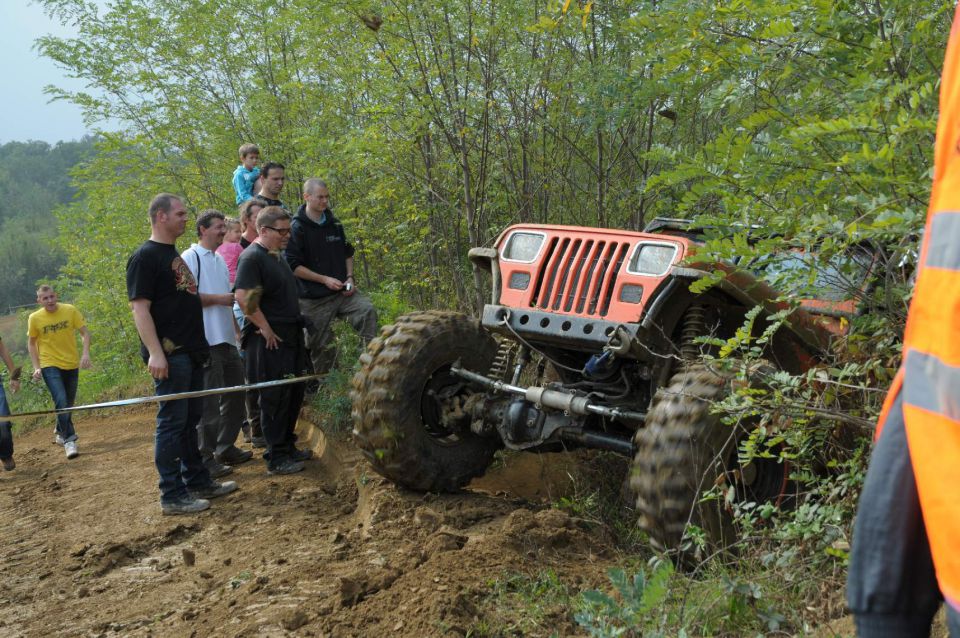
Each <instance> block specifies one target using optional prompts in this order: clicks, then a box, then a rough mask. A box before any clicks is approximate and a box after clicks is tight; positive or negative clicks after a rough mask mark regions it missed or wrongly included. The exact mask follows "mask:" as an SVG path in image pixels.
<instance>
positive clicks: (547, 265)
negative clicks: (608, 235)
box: [530, 237, 630, 317]
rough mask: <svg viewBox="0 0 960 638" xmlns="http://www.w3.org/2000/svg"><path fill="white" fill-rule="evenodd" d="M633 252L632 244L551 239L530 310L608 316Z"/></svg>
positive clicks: (531, 300) (566, 238)
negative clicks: (625, 267)
mask: <svg viewBox="0 0 960 638" xmlns="http://www.w3.org/2000/svg"><path fill="white" fill-rule="evenodd" d="M629 250H630V244H629V243H628V242H616V241H614V242H607V241H594V240H592V239H587V240H582V239H571V238H570V237H552V238H550V243H549V244H548V245H547V249H546V251H544V258H543V262H542V266H541V268H540V270H539V271H538V272H537V279H536V284H535V285H534V287H533V294H532V295H531V297H530V306H531V307H532V308H541V309H543V310H548V311H551V312H563V313H575V314H578V315H580V314H587V315H599V316H601V317H603V316H606V314H607V311H608V310H609V309H610V300H611V298H612V297H613V288H614V284H615V283H616V281H617V274H618V273H619V272H620V268H621V266H623V261H624V259H626V258H627V253H628V252H629Z"/></svg>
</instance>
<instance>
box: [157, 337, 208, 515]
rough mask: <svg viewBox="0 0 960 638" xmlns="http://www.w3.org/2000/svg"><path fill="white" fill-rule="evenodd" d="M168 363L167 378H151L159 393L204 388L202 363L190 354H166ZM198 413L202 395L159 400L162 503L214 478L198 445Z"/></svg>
mask: <svg viewBox="0 0 960 638" xmlns="http://www.w3.org/2000/svg"><path fill="white" fill-rule="evenodd" d="M167 366H168V376H167V378H166V379H163V380H162V381H157V380H156V379H154V385H155V386H156V389H157V395H158V396H159V395H162V394H176V393H178V392H189V391H194V390H202V389H203V365H202V364H201V363H198V362H196V361H195V358H194V357H191V355H189V354H172V355H169V356H168V357H167ZM201 414H203V397H198V398H195V399H178V400H176V401H162V402H160V407H159V408H158V409H157V432H156V436H155V445H154V461H155V462H156V464H157V472H158V473H159V474H160V501H161V502H163V503H172V502H174V501H177V500H179V499H181V498H186V497H187V496H189V494H188V492H187V490H188V489H200V488H203V487H206V486H208V485H210V484H211V483H212V482H213V481H212V480H211V479H210V473H209V472H208V471H207V468H206V466H205V465H204V464H203V461H202V460H201V458H200V450H199V448H198V447H197V423H199V422H200V416H201Z"/></svg>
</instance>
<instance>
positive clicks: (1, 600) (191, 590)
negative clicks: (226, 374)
mask: <svg viewBox="0 0 960 638" xmlns="http://www.w3.org/2000/svg"><path fill="white" fill-rule="evenodd" d="M76 423H77V429H78V432H79V434H80V437H81V440H80V451H81V455H80V456H79V457H78V458H77V459H74V460H72V461H67V459H66V458H65V457H64V454H63V451H62V449H61V448H60V447H57V446H54V445H53V444H52V443H51V438H52V435H51V434H50V431H51V429H52V427H46V426H44V427H42V428H40V429H38V430H35V431H33V432H31V433H29V434H26V435H24V436H23V437H20V438H19V439H18V440H17V441H16V445H17V454H16V460H17V464H18V467H17V469H16V470H15V471H14V472H6V473H3V472H0V610H2V611H0V635H3V636H6V637H7V638H12V637H15V636H41V635H64V636H118V635H123V636H150V635H153V636H190V635H196V636H252V635H268V636H272V635H312V636H321V635H323V636H380V637H383V636H441V635H449V636H455V635H461V636H462V635H466V634H468V633H470V634H473V635H475V634H477V633H484V632H482V631H478V630H477V628H478V627H481V628H482V627H493V626H496V624H495V622H494V621H495V620H496V618H497V614H499V613H500V610H497V609H495V608H492V607H495V605H494V604H493V603H492V602H491V600H492V599H491V598H490V595H489V594H490V590H491V586H492V584H493V583H495V582H496V581H497V580H498V579H500V580H502V579H505V578H509V577H510V576H511V575H516V574H537V573H542V572H543V571H544V570H551V571H552V572H553V573H555V574H556V577H557V578H559V579H560V580H561V581H562V582H563V583H565V584H567V585H569V586H570V587H572V588H576V589H581V588H584V587H592V586H597V585H600V584H603V583H604V582H605V576H604V574H605V573H606V570H607V568H609V567H610V566H612V565H614V564H616V562H617V560H616V559H617V557H616V555H615V554H616V553H615V552H614V551H613V548H612V546H611V545H610V543H608V542H604V541H602V540H598V539H596V538H594V537H593V536H594V535H595V534H596V532H591V531H589V528H587V527H586V526H584V525H583V524H582V523H580V522H578V521H576V520H574V519H572V518H571V517H570V516H568V515H567V514H565V513H564V512H562V511H559V510H557V509H551V508H549V507H548V505H546V504H545V503H544V502H543V501H542V499H541V498H540V497H541V496H544V495H545V494H546V492H550V491H552V493H551V494H549V496H557V495H558V492H562V491H563V490H565V489H568V488H569V485H565V481H567V480H568V479H567V475H568V472H567V471H566V470H565V468H564V467H563V466H562V463H571V462H574V461H570V460H561V461H553V462H548V461H547V460H546V459H543V458H540V457H536V456H532V455H530V456H522V457H515V459H510V460H508V462H507V463H506V464H501V465H500V466H499V467H497V468H495V469H493V470H492V471H491V473H490V474H489V475H488V477H486V478H484V479H482V480H480V481H478V482H476V483H474V485H472V486H471V490H469V491H467V492H464V493H461V494H457V495H449V496H434V495H423V494H415V493H410V492H404V491H401V490H398V489H397V488H395V487H394V486H393V485H391V484H388V483H385V482H384V481H382V480H381V479H380V478H379V477H378V476H376V475H375V474H373V473H372V472H371V471H370V470H369V469H368V468H367V466H366V463H365V462H364V461H362V459H361V457H360V456H359V454H358V453H357V452H356V451H355V450H354V448H353V447H352V445H351V444H350V442H349V440H343V439H340V440H337V441H330V440H327V439H325V438H324V437H323V436H322V434H321V433H320V431H319V429H317V428H314V427H312V426H311V425H309V424H308V423H307V422H306V421H304V422H302V424H301V425H302V426H303V432H304V434H305V435H307V437H308V439H309V441H310V444H311V445H312V446H313V448H314V450H315V451H316V453H317V456H318V458H316V459H315V460H313V461H311V462H309V463H308V469H307V471H306V472H304V473H301V474H298V475H293V476H287V477H270V476H267V475H266V473H265V471H264V467H263V465H262V462H261V461H254V462H250V463H247V464H245V465H243V466H240V467H239V468H237V471H236V472H235V473H234V475H232V476H231V477H230V478H231V479H235V480H236V481H237V482H238V483H239V484H240V490H239V491H238V492H236V493H235V494H232V495H230V496H228V497H226V498H224V499H220V500H217V501H214V506H213V507H212V508H211V509H210V510H209V511H207V512H204V513H203V514H201V515H198V516H191V517H163V516H161V515H160V508H159V505H158V492H157V487H156V482H157V476H156V471H155V469H154V466H153V462H152V433H153V416H152V412H151V411H150V410H147V409H140V410H137V411H131V412H122V413H113V414H110V415H106V416H102V415H101V416H86V417H80V418H79V419H77V420H76ZM564 458H565V459H569V458H570V457H564ZM544 474H546V475H547V476H544ZM523 633H524V634H525V635H550V634H554V633H556V634H558V635H572V634H578V633H581V632H578V631H577V628H576V626H575V625H574V624H573V622H572V619H571V617H570V614H569V613H566V614H558V615H557V616H556V617H552V618H548V619H545V620H544V622H543V623H542V627H537V626H534V627H532V628H531V627H530V626H527V627H526V628H525V629H524V630H523Z"/></svg>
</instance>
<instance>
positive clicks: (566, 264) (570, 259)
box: [553, 239, 583, 310]
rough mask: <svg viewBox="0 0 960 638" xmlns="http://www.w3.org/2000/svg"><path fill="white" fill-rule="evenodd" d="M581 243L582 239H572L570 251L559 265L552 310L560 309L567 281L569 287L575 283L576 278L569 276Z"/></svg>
mask: <svg viewBox="0 0 960 638" xmlns="http://www.w3.org/2000/svg"><path fill="white" fill-rule="evenodd" d="M582 245H583V241H582V240H580V239H576V240H574V242H573V246H571V248H570V253H569V254H568V255H567V258H566V259H565V260H564V261H563V263H562V264H561V266H560V272H561V277H560V284H559V285H558V286H557V294H556V295H555V296H554V298H553V309H554V310H560V302H561V301H563V296H564V294H565V293H566V292H567V285H568V282H569V286H570V287H571V288H572V287H573V286H575V285H576V283H577V280H576V278H573V277H571V275H572V274H573V267H574V265H575V264H576V263H577V256H578V255H579V254H580V249H581V248H582Z"/></svg>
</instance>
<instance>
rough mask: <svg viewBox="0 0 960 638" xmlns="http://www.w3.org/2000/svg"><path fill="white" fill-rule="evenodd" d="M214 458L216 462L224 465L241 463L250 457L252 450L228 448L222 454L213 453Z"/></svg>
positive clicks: (251, 456)
mask: <svg viewBox="0 0 960 638" xmlns="http://www.w3.org/2000/svg"><path fill="white" fill-rule="evenodd" d="M214 458H216V459H217V462H218V463H222V464H224V465H240V464H241V463H246V462H247V461H249V460H250V459H252V458H253V452H251V451H250V450H241V449H240V448H237V447H234V448H230V449H229V450H227V451H226V452H224V453H223V454H216V455H214Z"/></svg>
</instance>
